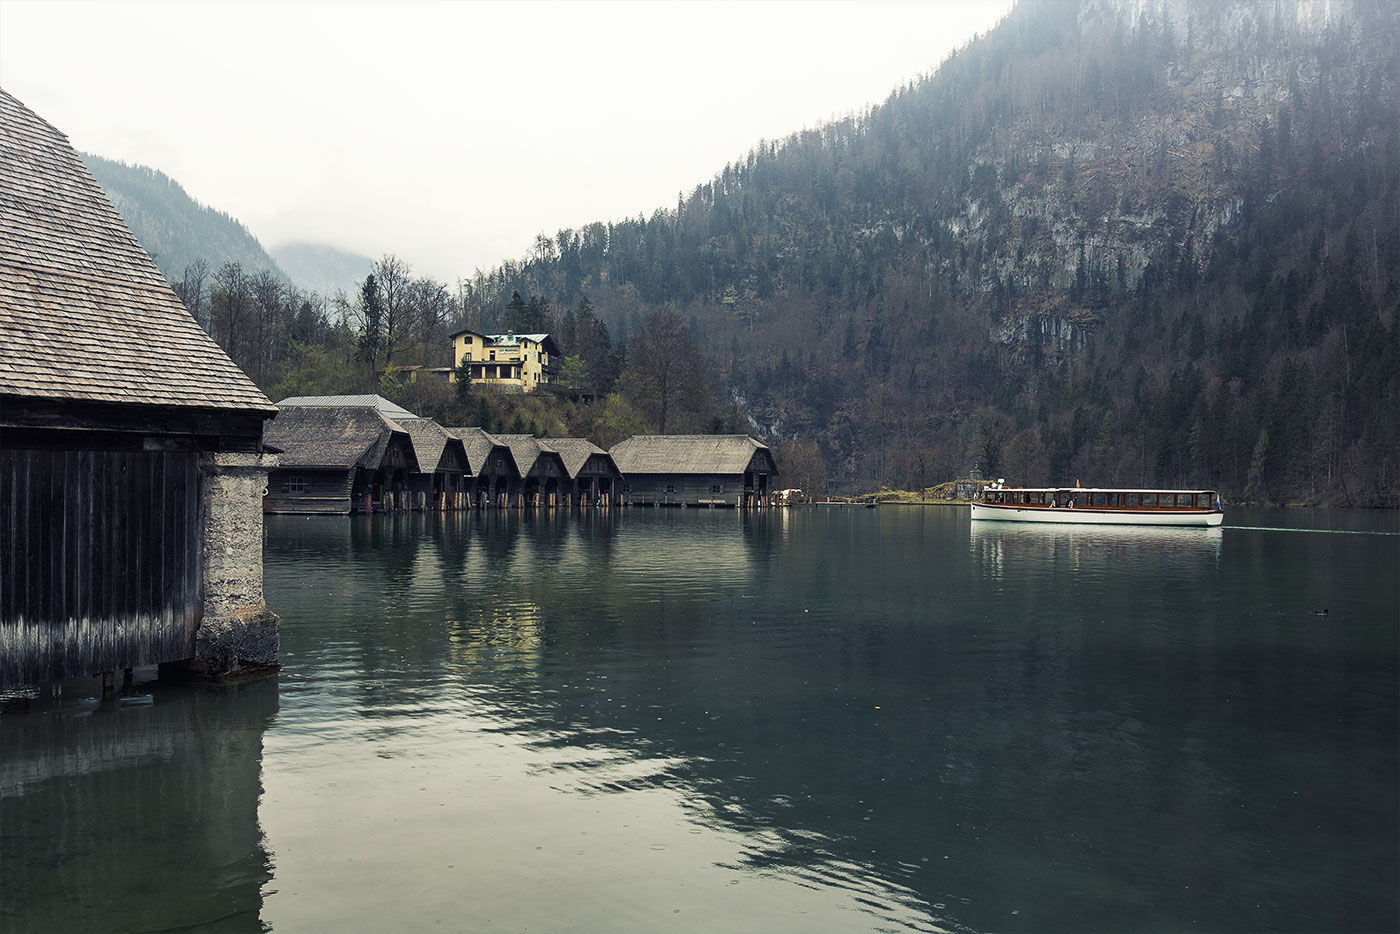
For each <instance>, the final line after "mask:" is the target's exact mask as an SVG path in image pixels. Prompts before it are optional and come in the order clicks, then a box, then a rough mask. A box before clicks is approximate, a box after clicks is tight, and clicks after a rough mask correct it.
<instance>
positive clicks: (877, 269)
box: [470, 0, 1400, 504]
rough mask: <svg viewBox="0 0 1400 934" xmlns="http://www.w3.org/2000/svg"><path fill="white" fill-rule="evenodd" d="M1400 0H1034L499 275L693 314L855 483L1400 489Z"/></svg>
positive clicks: (716, 345) (750, 419) (477, 297)
mask: <svg viewBox="0 0 1400 934" xmlns="http://www.w3.org/2000/svg"><path fill="white" fill-rule="evenodd" d="M1398 21H1400V8H1397V7H1396V6H1395V5H1393V4H1390V3H1385V2H1375V0H1364V2H1350V3H1349V2H1335V0H1333V2H1324V0H1267V2H1214V0H1212V2H1186V0H1081V2H1059V0H1039V2H1023V3H1021V4H1020V5H1018V6H1017V7H1016V8H1015V9H1014V10H1013V11H1012V13H1011V14H1009V15H1008V17H1007V18H1006V19H1005V20H1004V21H1003V22H1002V24H1001V25H999V26H998V27H997V28H996V29H994V30H993V31H991V32H990V33H989V34H987V35H986V36H985V37H983V38H981V39H979V40H976V41H974V42H972V43H971V44H969V45H968V46H967V47H966V48H964V49H963V50H961V51H960V52H959V53H957V54H956V55H954V56H953V57H952V58H951V59H950V60H948V61H947V62H945V63H944V65H943V66H941V67H940V68H939V69H938V71H937V72H936V73H935V74H933V75H931V76H929V77H927V78H925V79H923V80H920V81H917V82H914V83H912V84H910V85H909V86H907V87H904V88H900V89H899V90H897V91H896V92H895V93H893V94H892V95H891V96H890V97H889V99H888V100H886V101H885V102H884V103H883V104H881V105H879V106H876V107H872V108H870V109H869V110H868V111H867V112H865V113H861V114H859V115H855V116H852V117H850V118H849V119H846V120H842V121H839V122H836V123H833V124H830V125H827V126H823V127H819V128H816V129H811V130H805V131H802V132H800V133H794V134H792V135H791V136H789V137H788V138H786V139H784V140H780V141H771V142H764V143H761V144H759V145H758V146H756V147H755V148H754V149H753V150H752V151H751V152H750V153H749V154H748V156H747V158H745V159H744V160H742V161H740V162H737V163H735V164H731V165H728V166H725V167H724V168H723V169H722V170H721V171H720V172H719V173H718V174H717V175H716V176H715V177H714V178H713V179H711V180H710V181H708V182H706V183H704V184H702V185H699V186H697V187H696V188H695V189H694V190H693V191H692V192H691V193H690V194H689V195H686V196H684V197H682V198H679V199H678V201H677V203H676V205H675V207H674V208H666V209H662V210H659V211H657V212H656V213H654V214H653V215H652V216H651V217H649V218H644V217H638V218H637V219H635V220H626V221H622V222H618V223H610V224H602V223H598V224H591V225H588V226H586V227H584V228H583V229H581V230H563V231H560V232H559V233H558V234H557V235H555V236H554V237H541V238H539V239H538V240H537V242H536V244H535V246H534V249H533V250H532V251H531V252H530V254H529V255H528V256H526V257H525V258H524V259H522V260H521V261H519V262H513V263H507V264H504V265H502V266H501V267H499V268H497V269H495V270H492V271H491V272H490V273H488V274H485V275H482V276H479V277H478V278H477V279H476V280H475V282H474V283H473V284H472V292H471V294H472V302H473V308H472V309H470V314H471V315H472V316H474V317H475V318H479V319H481V320H483V321H486V322H488V325H489V323H490V322H492V321H496V320H501V315H502V313H503V312H502V308H503V304H504V302H505V300H506V299H508V298H509V297H510V296H511V295H512V293H513V292H515V291H519V292H521V293H522V294H525V295H539V296H543V297H545V298H546V299H548V300H550V301H551V302H552V303H553V305H554V306H555V307H565V308H566V307H571V306H572V305H573V304H574V303H576V302H578V301H579V300H580V299H581V298H582V297H583V296H585V295H586V296H587V297H588V298H589V299H590V301H591V302H592V305H593V307H594V308H595V309H596V310H597V312H598V314H599V315H600V316H601V317H602V318H603V320H604V321H606V322H607V324H608V325H609V327H611V328H612V329H613V330H614V332H615V333H618V334H620V335H622V336H625V335H626V334H628V333H635V331H636V329H637V328H638V326H639V324H640V322H642V321H643V320H644V319H645V317H646V316H647V315H648V314H649V313H651V312H654V311H656V310H668V311H671V312H673V313H676V314H679V315H680V316H682V318H683V319H684V320H686V321H688V322H689V323H690V327H691V330H692V333H693V334H694V335H695V336H696V337H697V339H699V340H700V341H701V342H702V344H703V346H705V347H706V348H708V350H709V352H710V354H711V355H712V356H713V357H714V358H715V361H716V363H717V364H718V369H719V378H720V381H721V383H722V387H723V391H724V393H725V396H726V398H727V399H729V400H730V402H729V405H730V406H731V407H732V408H733V409H734V410H735V411H737V412H738V413H739V414H740V416H741V417H742V418H743V419H744V420H745V421H746V423H747V424H746V426H745V427H748V428H749V429H750V430H753V431H755V432H756V433H758V434H761V435H763V436H764V437H766V438H768V439H769V440H774V441H777V440H781V439H793V438H809V439H815V440H816V441H817V442H818V444H819V446H820V450H821V453H822V455H823V457H824V458H825V460H826V463H827V464H828V466H829V468H830V473H829V476H830V478H831V479H832V481H833V482H834V484H835V485H836V486H839V487H856V488H861V487H863V488H870V487H871V486H874V485H879V484H882V483H883V484H887V485H891V486H900V487H905V488H919V487H921V486H923V485H926V484H931V483H933V482H936V481H938V480H942V479H946V478H948V477H952V476H956V475H963V474H966V473H967V471H968V470H970V469H974V468H977V469H980V470H981V471H982V472H983V473H984V474H986V475H992V476H1006V477H1007V478H1008V479H1009V480H1011V481H1012V482H1014V483H1017V484H1021V483H1025V484H1028V485H1029V484H1034V483H1044V482H1055V483H1065V482H1069V481H1073V480H1074V479H1077V478H1082V479H1083V480H1084V482H1086V483H1089V482H1092V483H1095V484H1099V485H1110V484H1123V485H1129V484H1159V485H1172V486H1176V485H1182V486H1200V487H1218V488H1220V489H1223V490H1226V491H1228V492H1229V493H1231V494H1233V495H1235V496H1237V497H1238V496H1245V497H1248V498H1250V499H1253V500H1256V501H1276V502H1291V501H1307V502H1336V503H1361V502H1365V503H1392V504H1394V503H1397V502H1400V427H1397V426H1400V419H1397V418H1396V417H1395V412H1396V405H1397V402H1400V398H1397V394H1400V388H1397V387H1398V386H1400V340H1397V334H1396V313H1397V304H1400V202H1397V186H1400V93H1398V89H1400V60H1398V59H1397V55H1400V52H1397V50H1400V28H1397V22H1398Z"/></svg>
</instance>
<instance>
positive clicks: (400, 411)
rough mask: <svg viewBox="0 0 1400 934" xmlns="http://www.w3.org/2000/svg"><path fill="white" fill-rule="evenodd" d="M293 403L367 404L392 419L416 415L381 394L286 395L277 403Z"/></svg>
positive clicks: (323, 404) (283, 405) (285, 406)
mask: <svg viewBox="0 0 1400 934" xmlns="http://www.w3.org/2000/svg"><path fill="white" fill-rule="evenodd" d="M293 405H301V406H305V405H322V406H325V405H329V406H346V405H358V406H369V407H370V408H372V409H376V410H377V411H379V412H380V413H382V414H383V415H385V416H387V417H389V418H393V419H398V418H417V417H418V416H417V415H414V414H413V413H412V412H410V411H409V410H408V409H406V408H404V407H403V406H401V405H395V404H394V403H392V402H390V401H389V400H388V399H386V398H384V397H383V396H288V397H287V398H286V399H283V400H282V401H281V402H279V403H277V407H278V408H279V409H285V408H287V407H288V406H293Z"/></svg>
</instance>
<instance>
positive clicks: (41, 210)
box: [0, 90, 277, 418]
mask: <svg viewBox="0 0 1400 934" xmlns="http://www.w3.org/2000/svg"><path fill="white" fill-rule="evenodd" d="M0 394H4V395H13V396H23V397H29V398H40V399H47V400H53V401H62V402H97V403H122V404H146V405H162V406H178V407H182V408H198V409H218V410H223V411H230V410H234V411H239V410H241V411H244V412H247V413H248V414H255V415H259V416H261V417H262V418H270V417H271V416H272V415H274V414H276V411H277V410H276V409H275V408H274V407H273V405H272V403H271V402H269V401H268V400H267V397H266V396H264V395H263V394H262V393H261V392H260V391H259V390H258V387H257V386H255V385H253V382H252V380H250V379H248V377H247V376H246V375H244V373H243V371H242V370H240V369H239V368H238V367H237V366H236V365H235V364H234V362H233V361H232V360H230V359H229V358H228V355H227V354H225V353H224V351H223V350H222V349H221V348H220V347H219V345H218V344H216V343H214V341H213V340H211V339H210V338H209V335H207V334H205V333H204V330H203V329H202V328H201V327H200V326H199V325H198V324H197V323H196V322H195V320H194V319H193V318H191V317H190V314H189V312H188V311H186V310H185V306H184V305H183V304H181V302H180V300H179V299H178V298H176V297H175V293H174V292H172V291H171V289H170V286H169V284H168V283H166V281H165V277H164V276H162V275H161V274H160V270H159V269H157V268H156V264H155V263H154V262H153V261H152V260H151V257H150V256H149V255H148V254H147V253H146V251H145V250H143V249H142V248H141V245H140V244H139V243H137V242H136V238H135V237H133V236H132V234H131V231H130V230H128V229H127V226H126V223H125V222H124V221H123V220H122V218H121V215H120V214H118V213H117V210H116V208H114V207H112V203H111V202H110V201H108V200H107V196H106V195H105V194H103V192H102V189H101V188H100V187H99V186H98V184H97V182H96V181H95V180H94V179H93V177H92V173H90V172H89V171H88V169H87V167H86V166H85V165H83V162H82V160H81V159H79V158H78V154H77V153H76V152H74V150H73V147H72V145H71V144H69V142H68V138H67V137H66V136H64V135H63V134H62V133H60V132H59V131H58V130H56V129H54V127H53V126H51V125H50V124H49V123H47V122H46V121H44V120H43V119H42V118H40V117H39V116H38V115H37V114H35V113H34V112H33V111H31V110H29V109H28V108H27V107H25V106H24V105H23V104H21V103H20V102H19V101H18V100H16V99H15V98H14V97H12V96H11V95H10V94H9V93H7V92H5V91H4V90H0Z"/></svg>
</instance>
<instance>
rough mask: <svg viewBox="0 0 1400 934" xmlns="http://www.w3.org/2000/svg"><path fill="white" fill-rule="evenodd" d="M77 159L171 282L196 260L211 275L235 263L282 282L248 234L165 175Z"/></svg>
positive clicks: (141, 167) (138, 167)
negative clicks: (205, 266)
mask: <svg viewBox="0 0 1400 934" xmlns="http://www.w3.org/2000/svg"><path fill="white" fill-rule="evenodd" d="M79 155H80V156H81V157H82V160H83V162H84V163H85V164H86V165H87V167H88V169H89V171H91V172H92V174H93V177H94V178H96V179H97V183H98V184H99V185H101V186H102V189H103V191H105V192H106V193H107V197H108V198H109V199H111V201H112V204H113V205H114V206H115V207H116V209H117V211H118V212H119V213H120V214H121V215H122V217H123V218H124V219H125V220H126V224H127V226H128V227H130V228H131V232H132V233H133V234H135V236H136V239H137V241H138V242H140V244H141V246H142V247H143V248H145V250H146V252H147V253H150V254H151V256H152V257H153V258H154V259H155V261H156V265H157V266H158V267H160V271H161V272H162V273H164V274H165V278H166V279H168V280H170V281H171V282H179V281H180V280H181V279H182V278H183V276H184V274H185V268H186V267H187V266H189V265H190V264H192V263H195V262H198V261H199V260H204V261H206V262H207V263H208V264H209V267H210V269H218V268H219V267H220V266H222V265H223V264H224V263H226V262H233V263H239V264H241V265H242V267H243V269H244V271H245V272H247V273H248V274H250V275H251V274H254V273H257V272H261V271H264V270H266V271H268V272H272V273H274V274H276V275H277V276H278V277H279V278H281V279H286V274H285V273H284V272H283V271H282V270H281V269H279V268H278V264H277V263H276V262H275V261H274V260H273V259H272V257H271V256H269V255H268V254H267V252H266V251H265V250H264V249H263V248H262V244H260V243H258V240H257V238H256V237H254V236H253V235H252V234H251V233H249V232H248V228H246V227H244V226H243V224H242V223H241V222H239V221H238V220H237V219H235V218H234V217H232V216H230V215H228V214H225V213H224V212H223V211H218V210H215V209H214V208H211V207H208V206H206V205H203V204H200V203H199V202H198V201H196V200H195V199H193V198H191V197H190V196H189V194H187V193H186V192H185V189H184V188H182V187H180V183H179V182H177V181H175V180H174V179H172V178H170V177H169V176H168V175H166V174H165V173H164V172H161V171H159V170H157V169H152V168H149V167H147V166H144V165H128V164H127V163H125V162H119V161H113V160H111V159H104V158H103V157H101V156H96V155H93V154H91V153H79Z"/></svg>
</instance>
